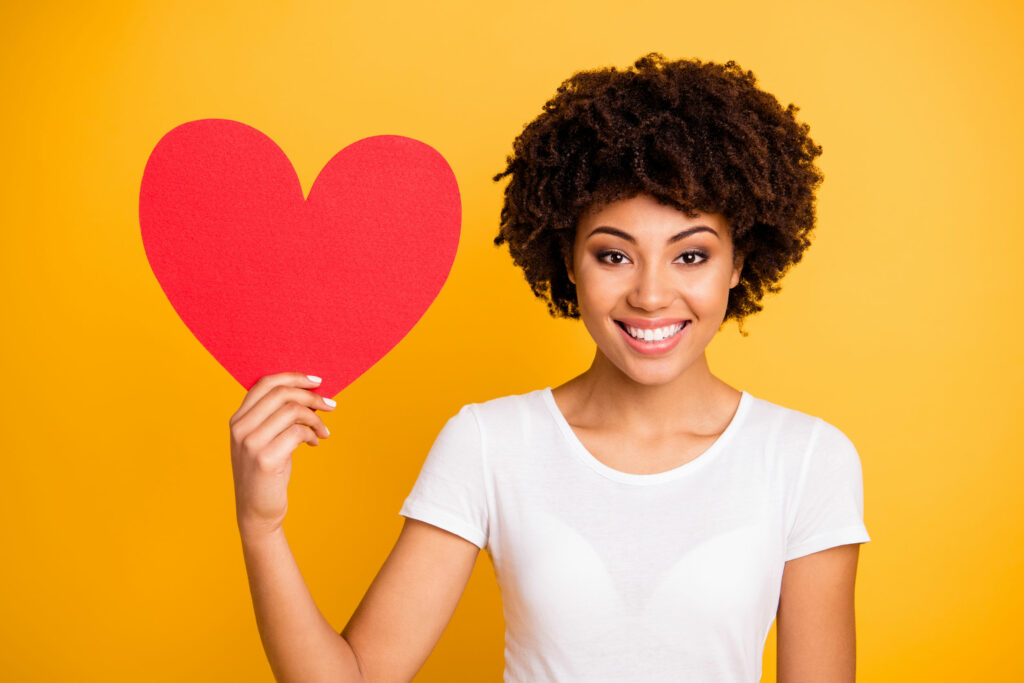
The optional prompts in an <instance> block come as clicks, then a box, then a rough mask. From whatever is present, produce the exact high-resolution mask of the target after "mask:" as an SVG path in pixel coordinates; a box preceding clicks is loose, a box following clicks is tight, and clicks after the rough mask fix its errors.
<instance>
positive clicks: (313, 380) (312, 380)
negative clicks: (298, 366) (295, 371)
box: [306, 375, 320, 384]
mask: <svg viewBox="0 0 1024 683" xmlns="http://www.w3.org/2000/svg"><path fill="white" fill-rule="evenodd" d="M306 377H308V378H309V381H310V382H315V383H317V384H319V383H320V378H319V377H317V376H316V375H306Z"/></svg>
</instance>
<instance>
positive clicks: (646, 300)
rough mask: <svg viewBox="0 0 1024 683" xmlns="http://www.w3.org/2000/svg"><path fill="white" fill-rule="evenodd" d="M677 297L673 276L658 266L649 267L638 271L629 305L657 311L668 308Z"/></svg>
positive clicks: (628, 299)
mask: <svg viewBox="0 0 1024 683" xmlns="http://www.w3.org/2000/svg"><path fill="white" fill-rule="evenodd" d="M675 297H676V291H675V288H674V287H673V283H672V279H671V274H670V273H668V272H666V271H665V269H663V268H659V267H658V266H653V265H647V266H643V267H641V268H638V269H637V270H636V279H635V281H634V282H633V286H632V287H631V289H630V293H629V296H627V297H626V301H627V303H629V305H630V306H632V307H633V308H639V309H642V310H645V311H657V310H659V309H662V308H666V307H667V306H668V305H669V304H671V303H672V302H673V301H674V300H675Z"/></svg>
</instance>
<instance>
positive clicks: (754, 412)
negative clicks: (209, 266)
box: [231, 54, 870, 683]
mask: <svg viewBox="0 0 1024 683" xmlns="http://www.w3.org/2000/svg"><path fill="white" fill-rule="evenodd" d="M796 111H797V109H796V107H794V106H793V105H790V106H789V107H788V108H786V109H783V108H782V107H781V106H780V105H779V103H778V102H777V100H776V99H775V98H774V97H773V96H771V95H769V94H768V93H766V92H764V91H762V90H760V89H759V88H758V87H757V86H756V82H755V78H754V75H753V74H752V73H750V72H744V71H743V70H741V69H740V68H739V67H738V66H737V65H736V64H735V63H733V62H728V63H726V64H724V65H720V64H714V63H705V62H700V61H698V60H689V61H676V62H670V61H666V60H665V59H664V58H663V57H662V56H661V55H658V54H651V55H648V56H646V57H644V58H641V59H640V60H638V61H637V62H636V63H635V64H634V65H633V67H632V68H630V69H628V70H626V71H618V70H616V69H603V70H596V71H588V72H581V73H577V74H575V75H574V76H573V77H572V78H570V79H569V80H567V81H566V82H565V83H563V84H562V85H561V87H559V89H558V92H557V94H556V96H555V97H554V98H552V99H551V100H550V101H549V102H548V103H547V104H546V105H545V107H544V110H543V113H542V114H541V115H540V116H539V117H538V118H537V119H536V120H535V121H533V122H531V123H530V124H529V125H528V126H526V128H525V129H524V130H523V132H522V134H521V135H520V136H519V137H518V138H517V140H516V142H515V148H514V155H513V156H510V157H509V159H508V164H507V167H506V169H505V171H504V172H503V173H500V174H498V175H497V176H496V177H495V180H500V179H501V178H503V177H505V176H510V181H509V184H508V186H507V188H506V192H505V206H504V208H503V210H502V212H501V229H500V233H499V235H498V237H497V239H496V240H495V242H496V243H497V244H499V245H500V244H505V243H507V244H508V245H509V248H510V251H511V254H512V257H513V259H514V261H515V263H516V264H517V265H519V266H520V267H521V268H522V269H523V271H524V273H525V275H526V279H527V281H528V282H529V284H530V286H531V288H532V289H533V292H534V293H535V294H536V295H537V296H539V297H541V298H543V299H544V300H545V301H547V303H548V306H549V309H550V311H551V312H552V314H554V315H561V316H567V317H573V318H579V319H581V320H582V321H583V323H584V325H585V326H586V328H587V330H588V331H589V332H590V334H591V336H592V337H593V339H594V342H595V345H596V352H595V355H594V359H593V363H592V365H591V366H590V368H589V369H588V370H587V371H586V372H584V373H583V374H581V375H579V376H578V377H575V378H574V379H572V380H570V381H569V382H567V383H565V384H563V385H561V386H558V387H555V388H553V389H552V388H544V389H538V390H536V391H532V392H529V393H525V394H520V395H513V396H505V397H501V398H496V399H492V400H489V401H485V402H482V403H475V404H469V405H466V406H464V407H463V408H462V409H461V410H460V411H459V412H458V414H456V415H455V416H453V417H452V418H451V419H450V420H449V421H448V423H447V424H446V425H445V426H444V428H443V429H442V430H441V432H440V434H439V435H438V437H437V440H436V441H435V443H434V446H433V447H432V449H431V450H430V453H429V454H428V455H427V458H426V460H425V462H424V464H423V468H422V470H421V472H420V474H419V477H418V479H417V481H416V483H415V485H414V487H413V489H412V491H411V493H410V494H409V496H408V498H407V499H406V500H405V502H404V505H403V506H402V509H401V514H402V515H403V516H405V517H406V522H405V525H404V527H403V530H402V532H401V534H400V536H399V538H398V540H397V542H396V544H395V547H394V549H393V550H392V552H391V554H390V556H389V557H388V558H387V560H386V561H385V563H384V565H383V567H382V568H381V570H380V573H379V574H378V575H377V577H376V578H375V579H374V581H373V583H372V584H371V586H370V587H369V590H368V591H367V593H366V595H365V597H364V598H363V600H362V602H361V603H360V605H359V607H358V608H357V609H356V611H355V613H354V614H353V616H352V618H351V620H350V621H349V623H348V625H347V626H346V627H345V629H344V630H343V631H342V632H341V634H340V636H339V634H338V633H336V632H335V631H334V630H333V629H332V628H331V626H330V624H329V623H328V622H327V621H326V620H325V619H324V617H323V616H322V615H321V614H320V612H319V611H318V610H317V608H316V605H315V604H314V602H313V599H312V597H311V596H310V594H309V591H308V589H307V588H306V585H305V583H304V581H303V579H302V577H301V574H300V573H299V570H298V567H297V566H296V564H295V561H294V559H293V557H292V554H291V552H290V551H289V549H288V546H287V542H286V541H285V538H284V535H283V531H282V527H281V523H282V520H283V518H284V514H285V510H286V507H287V500H286V495H285V492H286V486H287V480H288V475H289V471H290V465H291V452H292V451H293V450H294V449H295V448H296V447H297V446H298V444H299V443H301V442H303V441H305V442H307V443H310V444H313V445H316V444H317V443H318V437H320V438H323V437H326V436H327V429H326V427H325V426H324V425H323V422H322V420H321V419H320V418H319V416H318V415H317V414H316V412H315V411H317V410H330V409H331V408H332V407H333V405H330V404H329V402H328V401H327V400H326V399H323V398H320V397H319V396H317V395H316V394H314V393H313V392H311V391H310V389H311V388H313V387H315V386H316V383H315V381H312V380H310V379H309V378H307V377H306V376H305V375H301V374H297V373H296V374H292V373H284V374H280V375H271V376H268V377H264V378H263V379H261V380H260V381H259V382H258V383H257V384H256V385H254V386H253V387H252V389H251V390H250V391H249V393H248V395H247V396H246V398H245V400H244V401H243V403H242V406H241V407H240V408H239V410H238V412H236V413H235V415H234V416H233V417H232V419H231V434H232V462H233V466H234V472H235V486H236V502H237V514H238V524H239V529H240V531H241V535H242V542H243V549H244V554H245V561H246V567H247V569H248V574H249V581H250V588H251V590H252V595H253V603H254V606H255V609H256V617H257V623H258V625H259V629H260V634H261V637H262V639H263V643H264V647H265V649H266V651H267V655H268V658H269V660H270V663H271V666H272V668H273V671H274V673H275V675H276V676H277V677H278V679H279V680H288V681H317V680H324V681H327V680H332V681H341V680H351V681H378V680H380V681H392V680H395V681H398V680H401V681H408V680H411V679H412V678H413V676H414V675H415V673H416V672H417V671H418V670H419V668H420V667H421V666H422V664H423V662H424V661H425V660H426V658H427V656H428V655H429V654H430V652H431V650H432V649H433V647H434V645H435V644H436V643H437V641H438V639H439V638H440V636H441V633H442V632H443V630H444V628H445V626H446V625H447V623H448V621H449V620H450V618H451V616H452V614H453V612H454V610H455V607H456V605H457V603H458V601H459V598H460V596H461V595H462V592H463V589H464V588H465V586H466V583H467V581H468V579H469V576H470V573H471V571H472V569H473V566H474V563H475V560H476V557H477V553H478V552H479V550H481V549H484V550H486V551H487V553H488V555H489V556H490V559H491V561H492V563H493V565H494V568H495V572H496V575H497V580H498V582H499V584H500V587H501V593H502V599H503V604H504V613H505V621H506V648H505V676H504V677H505V680H506V681H523V682H525V681H587V682H591V681H687V682H703V681H708V682H711V681H715V682H724V681H735V682H740V681H742V682H752V681H757V680H760V677H761V659H762V653H763V649H764V643H765V639H766V637H767V634H768V631H769V630H770V628H771V624H772V622H773V620H776V618H777V622H778V667H779V673H778V679H779V681H780V682H781V683H796V682H799V681H808V682H810V681H813V682H815V683H822V682H832V681H853V680H854V671H855V636H854V582H855V575H856V568H857V557H858V548H859V546H858V544H859V543H863V542H867V541H869V540H870V539H869V537H868V534H867V530H866V528H865V526H864V523H863V493H862V482H861V468H860V460H859V457H858V454H857V451H856V449H855V448H854V446H853V444H852V443H851V442H850V440H849V439H848V438H847V437H846V436H845V435H844V434H843V432H842V431H840V430H839V429H838V428H836V427H834V426H832V425H831V424H829V423H827V422H825V421H824V420H822V419H820V418H817V417H814V416H811V415H808V414H805V413H802V412H799V411H796V410H792V409H789V408H785V407H782V406H779V405H776V404H774V403H771V402H769V401H767V400H765V399H761V398H757V397H755V396H753V395H751V394H750V393H748V392H746V391H742V390H739V389H736V388H734V387H732V386H730V385H729V384H727V383H726V382H724V381H722V380H721V379H719V378H717V377H715V376H714V375H713V374H712V373H711V370H710V368H709V367H708V363H707V357H706V355H705V349H706V347H707V345H708V343H709V342H710V341H711V339H712V338H713V337H714V336H715V334H716V333H717V332H718V331H719V330H720V329H721V327H722V326H723V324H724V322H725V321H727V320H730V319H735V320H737V322H739V323H740V324H742V320H743V318H744V317H746V316H748V315H750V314H752V313H756V312H758V311H759V310H761V305H760V303H759V302H760V300H761V298H762V297H763V295H764V293H765V292H774V291H778V289H779V285H778V282H779V280H780V279H781V277H782V275H783V274H784V273H785V272H786V271H787V269H788V268H789V267H790V266H792V265H793V264H794V263H796V262H798V261H799V260H800V258H801V255H802V254H803V251H804V250H805V249H806V248H807V246H808V245H809V243H810V240H809V234H810V232H811V231H812V229H813V227H814V216H815V213H814V192H815V190H816V188H817V186H818V185H819V184H820V182H821V174H820V172H819V170H818V169H817V168H816V167H815V165H814V159H815V158H816V157H817V156H818V155H819V154H820V153H821V148H820V147H818V146H817V145H815V144H814V143H813V141H812V140H811V139H810V138H809V137H808V127H807V126H806V125H804V124H800V123H798V122H797V121H796V118H795V112H796ZM741 331H742V328H741ZM469 675H470V676H472V674H471V673H470V674H469Z"/></svg>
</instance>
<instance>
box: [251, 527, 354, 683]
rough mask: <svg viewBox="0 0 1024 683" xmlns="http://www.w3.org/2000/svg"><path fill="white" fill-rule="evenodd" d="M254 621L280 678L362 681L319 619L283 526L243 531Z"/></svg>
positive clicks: (343, 644) (350, 655)
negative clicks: (268, 530) (261, 531)
mask: <svg viewBox="0 0 1024 683" xmlns="http://www.w3.org/2000/svg"><path fill="white" fill-rule="evenodd" d="M242 552H243V555H244V556H245V568H246V572H247V574H248V577H249V590H250V592H251V593H252V603H253V607H254V608H255V611H256V626H257V628H258V629H259V633H260V638H261V639H262V641H263V649H264V650H265V651H266V653H267V659H268V661H269V662H270V668H271V670H272V671H273V672H274V677H275V678H276V679H277V680H278V681H281V682H291V681H302V682H303V683H306V682H318V681H331V683H338V682H343V683H344V682H352V683H358V682H361V681H362V676H361V675H360V672H359V665H358V662H357V661H356V657H355V653H354V652H353V650H352V648H351V647H350V646H349V644H348V642H347V641H346V640H345V639H344V638H343V637H342V636H341V635H340V634H339V633H337V632H336V631H335V630H334V628H333V627H332V626H331V625H330V623H328V621H327V619H325V618H324V616H323V614H321V613H320V610H319V609H318V608H317V606H316V603H315V602H314V601H313V596H312V595H311V594H310V592H309V588H308V587H307V586H306V582H305V580H304V579H303V577H302V573H301V572H300V571H299V566H298V564H297V563H296V562H295V557H294V555H293V554H292V551H291V548H290V547H289V546H288V541H287V539H286V538H285V535H284V530H283V529H278V530H277V531H276V532H273V533H271V534H246V533H244V532H243V533H242Z"/></svg>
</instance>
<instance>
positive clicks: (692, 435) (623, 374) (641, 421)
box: [552, 195, 742, 474]
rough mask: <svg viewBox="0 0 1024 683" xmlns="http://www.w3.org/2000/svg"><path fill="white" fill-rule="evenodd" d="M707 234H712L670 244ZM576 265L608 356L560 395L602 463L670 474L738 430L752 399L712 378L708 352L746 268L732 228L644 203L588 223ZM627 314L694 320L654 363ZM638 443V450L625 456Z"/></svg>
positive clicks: (716, 219) (582, 296)
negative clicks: (626, 323) (623, 324)
mask: <svg viewBox="0 0 1024 683" xmlns="http://www.w3.org/2000/svg"><path fill="white" fill-rule="evenodd" d="M699 226H705V227H707V228H710V230H700V231H697V232H693V233H692V234H690V235H688V236H686V237H684V238H682V239H681V240H678V241H674V242H672V241H670V239H671V238H672V237H673V236H674V235H677V234H678V233H680V232H681V231H685V230H689V229H692V228H697V227H699ZM606 228H612V229H613V230H614V231H617V232H620V233H622V234H609V232H607V231H604V229H606ZM595 230H596V232H595ZM630 238H632V239H630ZM696 251H700V252H702V254H703V255H701V256H698V255H696V254H695V253H693V252H696ZM687 252H690V254H689V255H686V254H687ZM572 257H573V259H572V263H571V264H568V263H567V264H566V265H567V267H568V269H569V279H570V280H571V281H572V282H573V284H575V285H576V293H577V300H578V303H579V310H580V317H581V319H582V320H583V324H584V325H585V326H586V328H587V330H588V331H589V332H590V335H591V337H593V339H594V342H595V343H596V345H597V349H596V352H595V355H594V360H593V362H592V364H591V366H590V368H589V369H588V370H587V371H586V372H584V373H583V374H581V375H579V376H578V377H575V378H574V379H572V380H571V381H569V382H567V383H566V384H563V385H561V386H559V387H556V388H554V389H553V390H552V394H553V395H554V398H555V402H556V403H557V404H558V406H559V408H560V409H561V411H562V413H563V414H564V415H565V417H566V420H567V421H568V422H569V424H570V425H572V426H573V428H574V430H575V431H576V433H577V435H578V436H579V437H580V440H581V441H582V442H583V444H584V445H585V446H587V448H588V449H589V450H590V451H591V453H593V454H594V456H595V457H597V458H598V460H601V461H602V462H604V463H605V464H607V465H609V466H610V467H614V468H615V469H621V470H622V471H626V472H631V473H639V474H649V473H654V472H660V471H664V470H667V469H671V468H672V467H676V466H679V465H681V464H683V463H685V462H687V461H689V460H692V459H693V458H695V457H697V456H698V455H700V453H702V452H703V451H704V450H706V449H707V447H708V446H709V445H710V444H711V443H712V442H713V441H714V440H715V438H717V437H718V435H719V434H721V433H722V431H723V430H724V429H725V427H726V426H727V425H728V424H729V421H730V420H731V419H732V416H733V415H734V414H735V412H736V409H737V407H738V406H739V400H740V396H741V392H740V391H739V390H737V389H735V388H733V387H731V386H729V385H728V384H726V383H725V382H723V381H722V380H721V379H719V378H717V377H715V376H714V375H712V374H711V370H710V369H709V367H708V362H707V356H706V352H705V350H706V347H707V345H708V343H709V342H710V341H711V339H712V338H713V337H714V336H715V334H716V333H717V332H718V330H719V329H720V328H721V326H722V322H723V321H724V319H725V311H726V307H727V305H728V301H729V289H731V288H732V287H735V286H736V284H737V283H738V282H739V277H740V270H741V269H742V263H736V262H735V259H734V256H733V246H732V237H731V234H730V229H729V225H728V223H727V221H726V220H725V219H724V218H723V217H722V216H721V215H720V214H707V213H700V214H698V215H697V216H696V217H694V218H690V217H688V216H686V214H684V213H683V212H681V211H679V210H678V209H676V208H674V207H671V206H667V205H664V204H661V203H659V202H658V201H657V200H655V199H654V198H653V197H650V196H648V195H639V196H637V197H633V198H631V199H625V200H620V201H617V202H614V203H612V204H609V205H607V206H604V207H601V208H597V209H592V210H590V211H588V212H586V213H585V214H584V215H583V216H581V218H580V221H579V224H578V226H577V230H576V238H575V241H574V245H573V254H572ZM622 318H648V319H653V318H680V319H686V320H689V321H690V323H689V324H688V325H687V327H686V329H684V330H683V331H682V332H681V333H680V334H682V335H683V336H682V338H681V341H680V342H679V344H677V345H676V347H675V348H674V349H672V350H671V351H670V352H668V353H666V354H663V355H659V356H645V355H643V354H641V353H639V352H637V351H635V350H633V349H632V348H631V347H630V346H629V344H628V342H627V341H626V339H625V338H624V336H623V333H622V330H621V329H620V328H619V326H618V324H617V323H616V322H615V320H617V319H622ZM627 442H628V443H629V444H632V445H633V446H634V447H633V448H629V449H624V448H622V447H621V446H622V445H623V444H624V443H627ZM638 444H640V445H642V446H643V447H642V448H636V447H635V446H637V445H638ZM620 454H624V455H620Z"/></svg>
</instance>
